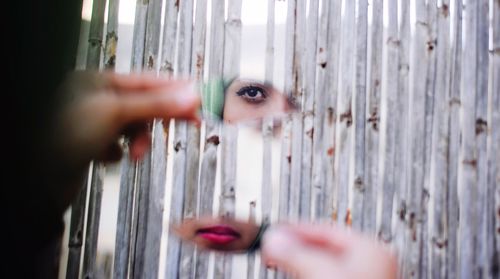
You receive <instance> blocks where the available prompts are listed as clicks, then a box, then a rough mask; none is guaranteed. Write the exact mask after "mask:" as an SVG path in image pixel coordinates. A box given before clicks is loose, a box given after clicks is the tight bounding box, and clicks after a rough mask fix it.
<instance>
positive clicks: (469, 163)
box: [462, 160, 477, 168]
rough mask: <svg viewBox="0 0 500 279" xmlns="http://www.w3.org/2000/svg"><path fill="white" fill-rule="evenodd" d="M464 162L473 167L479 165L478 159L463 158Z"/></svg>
mask: <svg viewBox="0 0 500 279" xmlns="http://www.w3.org/2000/svg"><path fill="white" fill-rule="evenodd" d="M462 163H464V164H466V165H470V166H471V167H473V168H475V167H476V166H477V160H463V161H462Z"/></svg>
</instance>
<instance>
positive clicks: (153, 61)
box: [148, 55, 155, 70]
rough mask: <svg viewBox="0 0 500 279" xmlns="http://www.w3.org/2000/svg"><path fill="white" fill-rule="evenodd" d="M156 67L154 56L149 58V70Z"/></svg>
mask: <svg viewBox="0 0 500 279" xmlns="http://www.w3.org/2000/svg"><path fill="white" fill-rule="evenodd" d="M154 66H155V60H154V58H153V56H152V55H150V56H149V58H148V69H150V70H152V69H153V68H154Z"/></svg>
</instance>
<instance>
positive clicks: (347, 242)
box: [287, 224, 358, 254]
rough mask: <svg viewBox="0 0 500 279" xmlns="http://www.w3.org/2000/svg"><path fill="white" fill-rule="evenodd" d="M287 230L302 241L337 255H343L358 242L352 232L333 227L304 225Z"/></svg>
mask: <svg viewBox="0 0 500 279" xmlns="http://www.w3.org/2000/svg"><path fill="white" fill-rule="evenodd" d="M287 229H289V230H290V231H291V232H293V233H295V234H296V235H297V237H299V238H301V240H302V241H304V242H306V243H308V244H310V245H315V246H320V247H324V248H326V249H328V250H330V252H332V253H335V254H341V253H343V252H344V251H345V250H346V249H347V248H348V247H350V246H352V245H353V244H355V242H356V241H357V240H358V236H357V235H356V234H354V233H352V232H351V231H348V230H345V229H343V228H339V227H335V226H331V225H306V224H303V225H300V226H290V227H288V228H287Z"/></svg>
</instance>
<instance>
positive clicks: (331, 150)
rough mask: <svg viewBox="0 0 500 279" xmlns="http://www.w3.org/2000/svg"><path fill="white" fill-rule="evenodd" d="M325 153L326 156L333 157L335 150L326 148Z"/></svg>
mask: <svg viewBox="0 0 500 279" xmlns="http://www.w3.org/2000/svg"><path fill="white" fill-rule="evenodd" d="M326 153H327V154H328V156H333V155H334V154H335V148H334V147H330V148H328V151H327V152H326Z"/></svg>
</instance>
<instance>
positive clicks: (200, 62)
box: [196, 54, 203, 70]
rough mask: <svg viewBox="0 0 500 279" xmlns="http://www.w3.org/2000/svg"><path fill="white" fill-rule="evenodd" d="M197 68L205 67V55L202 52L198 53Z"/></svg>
mask: <svg viewBox="0 0 500 279" xmlns="http://www.w3.org/2000/svg"><path fill="white" fill-rule="evenodd" d="M196 68H197V69H198V70H201V69H202V68H203V56H202V55H200V54H197V55H196Z"/></svg>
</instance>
